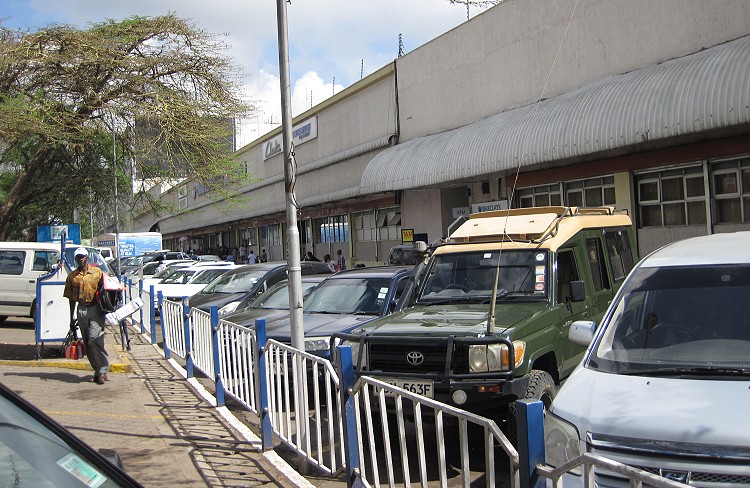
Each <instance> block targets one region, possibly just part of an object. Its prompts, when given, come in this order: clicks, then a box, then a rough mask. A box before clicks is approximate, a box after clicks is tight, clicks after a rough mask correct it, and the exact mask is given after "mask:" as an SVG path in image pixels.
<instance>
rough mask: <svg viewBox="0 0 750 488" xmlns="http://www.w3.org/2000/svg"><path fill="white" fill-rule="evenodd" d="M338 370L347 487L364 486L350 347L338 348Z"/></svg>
mask: <svg viewBox="0 0 750 488" xmlns="http://www.w3.org/2000/svg"><path fill="white" fill-rule="evenodd" d="M336 368H337V369H338V373H339V378H340V379H341V418H342V419H343V422H344V453H345V454H344V455H345V459H344V462H345V463H346V474H347V477H346V484H347V486H363V484H362V480H361V475H360V473H361V470H360V465H359V451H358V448H357V435H358V431H357V417H356V414H355V410H354V407H355V405H354V401H355V397H354V394H353V392H352V389H353V388H354V364H353V362H352V348H351V347H350V346H336Z"/></svg>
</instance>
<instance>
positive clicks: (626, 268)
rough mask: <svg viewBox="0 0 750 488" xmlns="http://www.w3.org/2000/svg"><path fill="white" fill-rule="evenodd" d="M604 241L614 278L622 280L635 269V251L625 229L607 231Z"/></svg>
mask: <svg viewBox="0 0 750 488" xmlns="http://www.w3.org/2000/svg"><path fill="white" fill-rule="evenodd" d="M604 243H605V244H606V246H607V254H608V255H609V264H610V267H611V268H612V279H613V280H615V281H620V280H622V279H624V278H625V277H626V276H627V275H628V273H629V272H630V270H631V269H633V265H634V263H633V252H632V250H631V249H630V241H629V240H628V235H627V233H625V231H622V230H618V231H614V232H612V231H609V232H607V231H605V232H604Z"/></svg>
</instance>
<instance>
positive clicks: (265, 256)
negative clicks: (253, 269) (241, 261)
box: [260, 249, 268, 263]
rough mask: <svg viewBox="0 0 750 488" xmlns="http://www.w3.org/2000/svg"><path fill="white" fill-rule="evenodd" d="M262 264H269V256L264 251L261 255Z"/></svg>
mask: <svg viewBox="0 0 750 488" xmlns="http://www.w3.org/2000/svg"><path fill="white" fill-rule="evenodd" d="M260 262H261V263H267V262H268V254H266V250H265V249H263V252H261V253H260Z"/></svg>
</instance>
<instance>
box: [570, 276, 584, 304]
mask: <svg viewBox="0 0 750 488" xmlns="http://www.w3.org/2000/svg"><path fill="white" fill-rule="evenodd" d="M585 299H586V286H585V285H584V284H583V281H581V280H576V281H571V282H570V301H571V302H582V301H584V300H585Z"/></svg>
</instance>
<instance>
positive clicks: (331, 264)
mask: <svg viewBox="0 0 750 488" xmlns="http://www.w3.org/2000/svg"><path fill="white" fill-rule="evenodd" d="M323 262H324V263H325V264H326V266H328V269H330V270H331V272H332V273H335V272H336V271H338V269H336V267H337V265H336V263H335V262H333V261H331V255H330V254H326V255H325V256H323Z"/></svg>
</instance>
